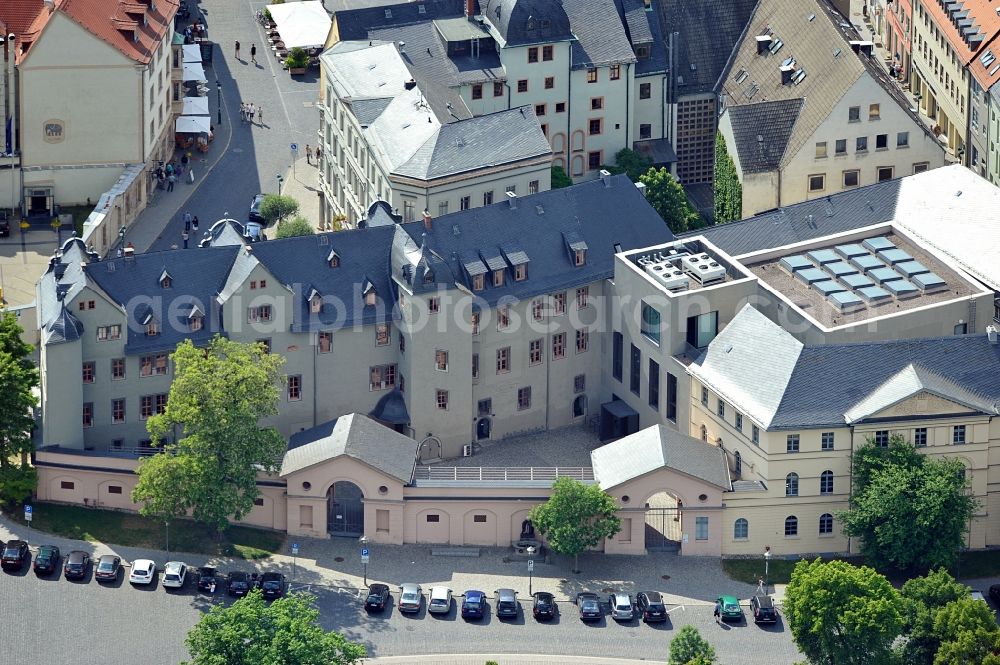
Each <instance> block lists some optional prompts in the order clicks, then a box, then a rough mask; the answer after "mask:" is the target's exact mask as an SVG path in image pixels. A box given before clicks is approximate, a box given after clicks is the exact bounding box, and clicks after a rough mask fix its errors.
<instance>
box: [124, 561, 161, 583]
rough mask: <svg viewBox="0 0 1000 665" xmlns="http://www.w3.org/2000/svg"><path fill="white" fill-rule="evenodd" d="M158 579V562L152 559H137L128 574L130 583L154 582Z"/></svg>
mask: <svg viewBox="0 0 1000 665" xmlns="http://www.w3.org/2000/svg"><path fill="white" fill-rule="evenodd" d="M154 579H156V562H155V561H153V560H152V559H136V560H135V561H133V562H132V571H131V572H130V573H129V574H128V581H129V583H130V584H136V585H144V584H152V582H153V580H154Z"/></svg>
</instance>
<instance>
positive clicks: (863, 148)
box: [854, 136, 868, 152]
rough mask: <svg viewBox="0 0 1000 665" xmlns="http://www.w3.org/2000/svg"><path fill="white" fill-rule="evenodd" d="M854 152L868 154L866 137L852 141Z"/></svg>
mask: <svg viewBox="0 0 1000 665" xmlns="http://www.w3.org/2000/svg"><path fill="white" fill-rule="evenodd" d="M854 150H855V152H868V137H867V136H859V137H858V138H856V139H855V140H854Z"/></svg>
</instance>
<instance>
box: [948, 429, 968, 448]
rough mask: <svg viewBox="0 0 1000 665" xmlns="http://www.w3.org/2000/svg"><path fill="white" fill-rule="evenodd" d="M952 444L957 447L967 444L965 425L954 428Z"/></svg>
mask: <svg viewBox="0 0 1000 665" xmlns="http://www.w3.org/2000/svg"><path fill="white" fill-rule="evenodd" d="M951 442H952V444H954V445H956V446H959V445H961V444H963V443H965V425H955V426H954V427H953V428H952V430H951Z"/></svg>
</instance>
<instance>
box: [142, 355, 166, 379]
mask: <svg viewBox="0 0 1000 665" xmlns="http://www.w3.org/2000/svg"><path fill="white" fill-rule="evenodd" d="M166 373H167V354H165V353H158V354H156V355H152V356H142V357H141V358H139V376H154V375H157V376H162V375H164V374H166Z"/></svg>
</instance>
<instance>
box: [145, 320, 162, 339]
mask: <svg viewBox="0 0 1000 665" xmlns="http://www.w3.org/2000/svg"><path fill="white" fill-rule="evenodd" d="M145 326H146V337H156V336H157V335H159V334H160V323H159V321H157V320H156V319H154V318H150V319H149V320H148V321H146V323H145Z"/></svg>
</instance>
